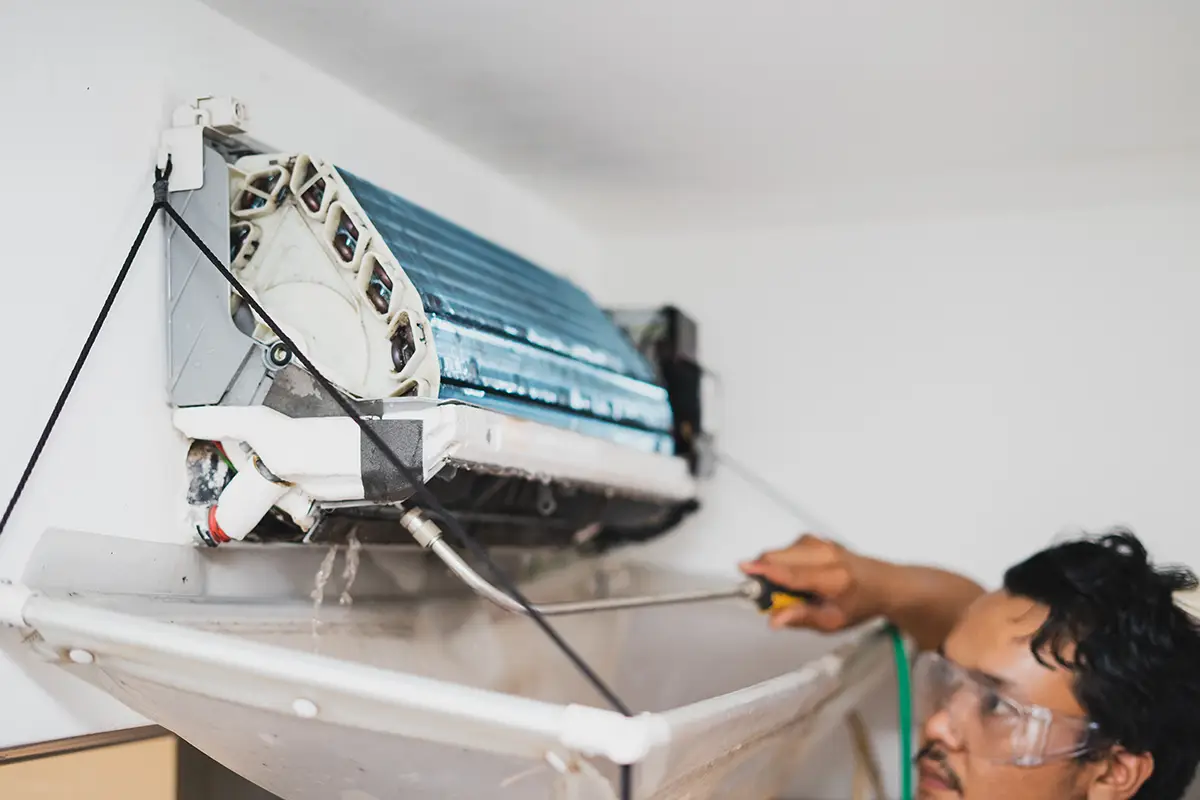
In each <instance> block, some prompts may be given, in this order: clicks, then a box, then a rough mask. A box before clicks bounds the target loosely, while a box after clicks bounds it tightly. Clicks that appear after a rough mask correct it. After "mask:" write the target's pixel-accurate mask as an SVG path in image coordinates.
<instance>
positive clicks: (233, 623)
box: [24, 554, 891, 800]
mask: <svg viewBox="0 0 1200 800" xmlns="http://www.w3.org/2000/svg"><path fill="white" fill-rule="evenodd" d="M77 555H78V554H77ZM283 560H285V559H282V558H281V559H280V562H281V563H282V561H283ZM387 561H388V558H387V557H385V555H384V554H374V555H372V554H368V557H367V560H366V561H365V562H364V563H365V564H366V566H365V567H364V569H365V570H366V571H367V572H368V573H369V572H370V569H371V568H372V566H374V567H381V568H382V571H383V572H388V571H389V569H388V568H387V567H386V563H387ZM259 563H260V565H261V564H264V563H269V562H266V561H260V562H259ZM391 571H392V572H394V570H391ZM185 572H186V570H185ZM175 574H178V571H177V572H176V573H175ZM614 576H615V578H616V579H617V580H616V581H615V582H616V583H617V584H620V585H621V588H620V590H616V589H613V593H614V594H620V593H623V592H629V593H638V594H641V593H645V592H650V591H654V590H655V589H656V587H664V588H667V587H669V588H678V587H679V584H680V581H681V579H680V578H679V577H678V576H671V575H668V574H666V573H663V572H659V571H654V570H648V569H639V568H629V567H621V568H619V569H617V570H615V571H612V570H610V571H609V572H608V573H607V582H608V583H609V584H610V586H609V589H612V586H611V584H612V583H613V582H614V580H613V579H614ZM208 578H209V580H208V583H209V584H210V585H211V584H215V583H219V581H216V580H214V578H213V574H211V573H210V574H209V575H208ZM593 578H594V575H593ZM194 579H195V580H198V581H199V582H201V583H204V575H197V576H194ZM181 583H186V582H181ZM367 583H368V584H369V580H368V581H367ZM593 584H594V581H592V582H591V583H589V584H588V585H589V586H592V585H593ZM580 585H581V584H580V573H579V571H578V569H576V570H574V571H573V570H572V569H566V570H559V571H557V572H554V573H552V574H550V575H549V576H548V577H544V578H542V579H540V580H535V581H531V582H529V583H528V584H527V586H528V590H529V592H530V594H531V595H533V596H534V597H535V598H538V599H542V598H544V599H552V595H556V596H557V597H563V599H577V598H578V597H579V595H580V592H581V591H582V590H581V589H580V588H579V586H580ZM568 586H575V587H576V590H575V592H574V596H567V597H564V588H565V587H568ZM593 588H594V587H593ZM236 594H237V593H234V594H233V595H226V596H213V594H212V593H211V592H209V593H205V594H202V595H199V596H191V597H178V596H176V597H171V596H165V595H163V594H161V593H156V594H146V595H137V594H134V595H129V594H126V595H116V594H107V593H87V592H84V593H76V594H75V596H72V597H62V596H55V593H54V592H53V591H52V590H51V589H47V590H46V592H45V594H43V595H40V596H34V597H33V598H32V599H30V600H29V601H28V602H27V603H26V606H25V615H24V616H25V619H26V621H27V623H28V624H29V626H30V627H31V628H32V629H33V630H34V631H36V635H35V636H31V637H29V640H28V646H31V647H35V648H37V649H38V650H39V651H40V652H42V653H43V655H45V656H46V657H48V658H53V659H56V660H58V661H59V663H61V664H62V666H63V668H64V669H68V670H71V671H72V672H74V673H75V674H77V675H78V676H79V677H81V678H83V679H85V680H87V681H90V682H92V683H95V684H97V685H99V686H101V687H103V688H104V689H106V690H107V691H109V692H110V693H112V694H113V695H114V696H116V697H117V698H118V699H120V700H121V701H122V702H124V703H126V704H127V705H129V706H130V707H131V708H133V709H134V710H136V711H138V712H140V713H141V714H143V715H145V716H146V717H149V718H150V719H153V720H154V721H156V722H158V723H160V724H162V725H164V726H165V727H167V728H169V729H171V730H173V731H175V732H176V733H178V734H179V735H180V736H182V737H183V738H184V739H186V740H188V741H189V742H191V743H192V744H193V745H195V746H196V747H198V748H199V749H201V750H203V751H204V752H206V753H208V754H209V755H210V756H212V757H213V758H215V759H216V760H218V761H220V762H221V763H223V764H225V765H226V766H228V767H229V768H231V769H233V770H234V771H236V772H238V773H240V774H242V775H243V776H245V777H247V778H249V779H250V780H252V781H254V782H255V783H258V784H259V785H261V786H263V787H265V788H267V789H269V790H270V791H272V792H274V793H276V794H278V795H279V796H281V797H283V798H284V799H285V800H330V798H332V799H333V800H392V799H393V798H422V799H426V798H427V799H429V800H435V799H436V798H463V800H478V798H482V797H487V798H498V799H503V798H530V800H532V799H533V798H537V799H538V800H543V799H546V800H548V799H549V798H556V799H557V798H564V799H565V798H575V799H578V800H585V799H587V800H590V799H591V798H595V799H596V800H601V799H611V798H615V797H617V796H618V795H617V789H616V779H617V774H618V767H617V765H616V763H614V759H615V760H617V761H630V762H633V763H634V764H635V787H636V796H637V797H638V798H655V800H666V799H667V798H679V799H680V800H682V798H694V799H696V800H699V799H700V798H710V797H711V798H728V797H738V798H745V800H754V798H769V797H772V796H774V794H775V793H776V792H778V791H779V790H780V789H781V788H782V787H783V786H784V785H785V784H786V782H787V778H788V776H789V775H791V774H792V773H794V771H795V770H796V768H797V766H798V765H799V763H800V762H801V759H802V755H803V750H804V748H805V747H806V745H807V744H809V743H811V741H812V740H813V739H814V738H815V737H819V736H822V735H824V734H825V733H828V732H829V731H830V730H831V729H833V728H834V727H836V726H838V725H840V724H841V723H842V720H843V718H844V716H845V714H846V713H847V711H849V710H850V709H851V708H852V707H853V706H854V705H855V704H856V703H857V701H858V700H859V699H860V698H861V697H862V695H863V694H865V693H866V692H867V691H868V690H869V689H870V688H871V687H872V686H873V685H874V684H875V683H876V682H877V681H878V680H879V679H880V678H882V677H883V676H885V675H886V674H888V672H889V671H890V669H891V661H890V655H889V654H890V650H889V647H890V645H889V643H888V642H887V641H886V640H885V639H884V638H883V637H882V636H880V635H879V632H878V631H877V630H873V631H867V632H860V633H859V634H857V635H855V636H853V637H848V636H843V637H839V638H824V637H818V636H815V635H801V634H795V635H779V634H773V633H772V632H770V631H768V630H766V629H765V625H764V624H763V621H762V619H761V618H759V617H757V615H756V614H755V613H754V611H753V609H752V608H749V607H747V606H746V605H745V604H743V603H740V602H738V601H724V602H719V603H708V604H700V605H694V606H676V607H664V608H659V609H653V608H651V609H641V610H631V611H625V612H619V613H606V614H596V615H589V616H580V617H571V618H563V619H557V620H555V621H554V624H555V626H556V627H557V628H558V629H559V630H560V631H561V633H562V634H563V636H564V637H565V638H566V639H567V640H568V641H569V642H571V644H572V645H573V646H575V647H576V648H577V649H578V650H579V652H580V653H581V655H582V656H583V657H584V658H585V659H586V660H587V661H588V662H589V663H590V664H592V665H593V666H594V667H595V668H596V670H597V671H598V672H599V673H600V674H601V675H602V676H603V677H604V679H605V680H606V681H609V682H610V684H611V685H612V686H613V688H614V689H615V690H616V692H617V693H618V694H619V695H620V696H621V697H622V698H623V699H624V700H625V702H626V703H628V704H629V705H630V706H632V707H633V708H634V709H635V711H638V712H645V713H644V714H642V715H640V716H637V717H634V718H632V719H626V718H623V717H621V716H620V715H618V714H617V713H616V712H611V711H608V710H606V709H605V706H604V704H603V702H602V701H601V700H600V699H599V698H598V697H597V695H596V693H595V692H594V691H593V690H592V689H591V687H590V686H589V685H588V684H587V683H586V681H584V680H583V679H582V677H581V676H579V674H578V673H577V672H576V671H575V670H574V668H573V667H572V666H571V665H570V664H569V663H568V662H567V660H566V659H565V658H563V656H562V655H561V654H560V653H558V652H557V651H556V650H555V649H554V647H553V645H552V643H550V642H549V641H548V640H547V639H546V638H545V636H544V634H543V633H542V632H541V631H540V630H538V629H537V628H536V627H535V626H534V625H533V623H532V622H530V621H529V620H527V619H524V618H522V617H517V616H512V615H507V614H505V613H504V612H500V611H498V610H496V609H494V608H493V607H491V606H489V605H486V604H484V603H483V602H482V601H479V600H477V599H474V598H462V597H449V598H444V599H441V600H422V601H419V602H411V601H404V600H398V599H395V598H384V597H372V596H370V594H369V593H367V594H366V596H360V597H356V598H355V599H354V602H353V604H351V605H348V606H346V605H339V604H338V601H337V598H338V594H337V591H336V590H335V591H333V592H332V593H331V594H330V596H328V597H326V599H325V603H324V605H323V606H322V608H321V610H320V612H319V614H318V616H317V620H318V624H317V626H316V628H315V633H314V613H313V606H312V601H311V600H307V599H306V598H304V599H302V596H301V597H295V596H293V597H273V598H272V597H261V596H260V597H246V596H241V597H239V596H236ZM243 594H244V593H243ZM566 594H568V595H569V594H570V593H566Z"/></svg>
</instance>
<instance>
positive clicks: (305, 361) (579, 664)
mask: <svg viewBox="0 0 1200 800" xmlns="http://www.w3.org/2000/svg"><path fill="white" fill-rule="evenodd" d="M163 210H164V211H166V212H167V215H168V216H170V217H171V219H172V220H174V221H175V224H176V225H178V226H179V229H180V230H182V231H183V232H184V233H185V234H186V235H187V237H188V238H189V239H191V240H192V243H193V244H195V245H196V247H197V248H198V249H199V250H200V252H201V253H203V254H204V257H205V258H207V259H208V261H209V263H211V264H212V265H213V266H214V267H216V268H217V271H218V272H220V273H221V276H222V277H224V278H225V280H226V281H227V282H228V283H229V285H230V286H232V287H233V289H234V291H236V292H237V293H238V294H239V295H241V297H242V299H243V300H244V301H245V302H246V304H247V305H249V306H250V308H251V309H252V310H253V311H254V312H255V313H256V314H257V315H258V316H259V318H260V319H262V321H263V322H264V323H266V325H267V327H268V328H270V329H271V331H272V332H274V334H275V335H276V336H278V337H279V341H280V342H282V343H283V344H284V346H285V347H287V348H288V350H290V351H291V352H292V354H293V355H295V357H296V359H297V360H299V362H300V363H301V364H302V365H303V366H304V368H305V369H306V370H308V371H309V373H311V374H312V376H313V377H314V378H315V379H316V381H317V383H319V384H321V388H323V389H324V390H325V391H327V392H329V394H330V396H332V397H333V399H334V400H335V401H336V402H337V404H338V405H339V406H341V409H342V411H343V412H345V414H346V416H348V417H350V418H351V419H352V420H354V423H355V424H356V425H357V426H358V427H359V429H360V430H361V431H362V432H363V435H364V436H366V437H367V439H368V440H370V442H371V444H373V445H375V447H376V448H377V449H378V450H379V452H380V453H381V454H382V455H383V456H384V458H386V459H387V460H388V462H389V463H390V464H391V465H392V466H393V467H395V468H396V469H397V470H398V471H399V472H400V474H401V475H403V476H404V478H405V480H407V481H408V482H409V483H410V484H411V485H412V487H413V489H414V491H415V492H416V494H417V495H419V496H420V498H421V500H422V501H424V503H425V504H426V505H427V506H429V508H431V509H432V510H433V511H434V512H436V513H437V514H439V515H440V516H441V518H442V521H443V524H444V525H445V527H446V528H447V530H448V532H449V533H450V534H451V535H452V536H453V537H454V538H455V539H457V540H458V542H459V543H460V544H462V545H463V546H464V547H466V548H467V549H468V550H470V551H471V553H472V554H473V555H475V557H476V558H478V559H479V560H480V561H481V562H483V564H485V565H486V567H487V569H488V571H489V572H490V573H491V574H492V579H493V580H494V581H495V582H496V583H499V584H500V585H501V587H502V588H503V589H504V590H505V591H506V592H507V593H508V594H509V595H511V596H512V598H513V599H514V600H516V601H517V603H519V604H520V605H521V607H522V608H523V609H525V612H526V613H527V614H528V615H529V617H530V619H532V620H533V621H534V623H535V624H536V625H537V626H538V627H540V628H541V629H542V630H543V631H544V632H545V634H546V635H547V636H549V637H550V640H551V641H553V642H554V643H555V645H557V646H558V649H559V650H561V651H562V653H563V655H565V656H566V657H567V659H568V660H570V661H571V663H572V664H574V665H575V668H576V669H578V670H579V672H580V673H582V674H583V676H584V677H585V678H586V679H587V680H588V682H589V683H591V684H592V686H593V688H595V690H596V691H597V692H599V693H600V695H601V696H602V697H603V698H604V699H605V700H606V701H608V703H609V704H610V705H611V706H612V707H613V708H615V709H616V710H617V711H619V712H620V713H622V714H624V715H625V716H627V717H629V716H633V712H632V711H631V710H630V708H629V706H627V705H625V703H624V702H623V701H622V700H621V698H619V697H618V696H617V695H616V693H615V692H614V691H613V690H612V689H611V688H609V686H608V684H607V683H605V682H604V680H603V679H602V678H601V677H600V676H599V675H598V674H596V672H595V670H593V669H592V668H591V667H590V666H589V665H588V664H587V662H586V661H584V660H583V658H582V657H581V656H580V655H579V654H578V653H576V652H575V650H574V648H572V647H571V646H570V645H569V644H567V642H566V640H565V639H563V638H562V636H561V635H560V634H559V633H558V631H556V630H555V629H554V627H553V626H551V625H550V623H549V622H547V621H546V618H545V617H543V616H542V615H541V613H540V612H539V611H538V610H537V609H536V608H535V607H534V606H533V605H532V604H531V603H530V602H529V601H528V600H527V599H525V596H524V595H523V594H522V593H521V592H520V590H518V589H517V587H516V585H515V583H514V582H513V581H512V580H511V579H510V578H509V577H508V576H507V575H506V574H505V573H504V572H503V570H501V569H500V568H499V567H498V566H497V565H496V564H495V562H493V561H492V559H491V556H489V555H488V553H487V550H486V549H484V547H483V546H482V545H480V544H479V542H477V541H476V540H475V539H474V537H472V536H470V535H469V534H468V533H467V532H466V531H465V530H463V528H462V526H461V525H460V524H459V523H458V520H456V519H455V518H454V517H453V515H451V514H450V512H449V511H447V510H446V508H445V506H443V505H442V503H441V502H440V501H439V500H438V499H437V496H436V495H434V494H433V492H432V491H430V489H429V487H427V486H426V485H425V482H424V481H423V480H421V478H420V476H418V475H416V474H415V473H414V472H413V471H412V470H411V469H409V467H408V466H407V465H405V464H404V462H403V461H402V460H401V459H400V457H399V456H398V455H396V452H395V451H394V450H392V448H391V447H389V446H388V444H387V443H386V442H384V441H383V439H382V438H380V436H379V434H378V433H376V432H375V431H374V430H372V429H371V427H370V426H369V425H368V424H367V423H366V420H364V419H363V418H362V417H361V416H359V414H358V411H357V410H355V408H354V405H353V404H352V403H351V401H350V400H349V399H348V398H347V397H346V396H345V395H343V394H342V392H341V390H340V389H339V388H338V387H336V386H334V385H333V383H332V382H331V381H330V380H329V379H328V378H326V377H325V376H324V375H323V374H322V373H321V371H320V370H318V369H317V367H316V365H314V364H313V363H312V361H310V360H309V358H308V356H306V355H305V354H304V353H303V352H302V351H301V350H300V348H298V347H297V346H296V343H295V342H293V341H292V340H291V337H289V336H288V335H287V334H286V333H285V332H284V331H283V329H282V328H280V327H279V325H278V324H277V323H276V322H275V320H274V319H272V318H271V315H270V314H268V313H267V311H266V309H264V308H263V307H262V306H261V305H259V303H258V301H257V300H255V299H254V298H253V297H252V296H251V294H250V292H248V291H247V290H246V288H245V287H244V286H242V284H241V282H240V281H238V279H237V278H236V277H234V275H233V273H232V272H230V271H229V270H228V269H227V268H226V267H225V265H224V264H222V263H221V260H220V259H219V258H217V256H216V254H214V253H213V251H212V250H210V249H209V248H208V246H207V245H206V244H205V243H204V241H203V240H201V238H200V237H199V236H198V235H197V234H196V232H195V231H194V230H192V228H191V226H190V225H188V224H187V221H186V220H184V219H183V217H182V216H180V215H179V212H178V211H176V210H175V209H174V208H173V207H172V206H170V205H169V204H168V205H164V206H163Z"/></svg>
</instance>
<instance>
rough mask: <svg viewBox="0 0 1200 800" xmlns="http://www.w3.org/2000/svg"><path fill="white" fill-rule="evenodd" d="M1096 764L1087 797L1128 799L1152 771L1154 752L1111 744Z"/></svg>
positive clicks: (1099, 799) (1102, 799)
mask: <svg viewBox="0 0 1200 800" xmlns="http://www.w3.org/2000/svg"><path fill="white" fill-rule="evenodd" d="M1096 767H1097V771H1096V774H1095V778H1094V779H1093V781H1092V785H1091V786H1090V787H1088V794H1087V796H1088V800H1129V798H1131V797H1133V796H1134V795H1135V794H1137V793H1138V790H1139V789H1141V788H1142V784H1143V783H1145V782H1146V781H1147V780H1149V779H1150V776H1151V775H1152V774H1153V773H1154V756H1153V755H1151V754H1150V753H1131V752H1129V751H1128V750H1124V749H1122V748H1120V747H1114V748H1113V749H1112V751H1111V752H1110V753H1109V754H1108V757H1107V758H1105V759H1104V761H1102V762H1100V763H1099V764H1097V765H1096Z"/></svg>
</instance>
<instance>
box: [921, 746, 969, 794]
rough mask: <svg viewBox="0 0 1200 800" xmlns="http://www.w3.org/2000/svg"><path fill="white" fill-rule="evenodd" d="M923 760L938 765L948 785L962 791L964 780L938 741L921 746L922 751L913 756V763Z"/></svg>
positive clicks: (952, 788)
mask: <svg viewBox="0 0 1200 800" xmlns="http://www.w3.org/2000/svg"><path fill="white" fill-rule="evenodd" d="M922 761H932V762H934V763H935V764H937V765H938V768H939V770H940V771H941V773H942V775H943V777H945V779H946V785H947V786H948V787H949V788H950V789H951V790H953V791H955V792H960V793H961V792H962V790H963V787H962V781H961V780H960V779H959V777H958V774H957V773H955V771H954V770H953V769H952V768H951V767H950V764H949V760H948V759H947V758H946V751H945V750H943V749H942V747H941V745H939V744H938V743H937V742H929V743H928V744H926V745H925V746H924V747H922V748H921V750H920V752H918V753H917V755H916V756H915V757H914V758H913V764H920V762H922Z"/></svg>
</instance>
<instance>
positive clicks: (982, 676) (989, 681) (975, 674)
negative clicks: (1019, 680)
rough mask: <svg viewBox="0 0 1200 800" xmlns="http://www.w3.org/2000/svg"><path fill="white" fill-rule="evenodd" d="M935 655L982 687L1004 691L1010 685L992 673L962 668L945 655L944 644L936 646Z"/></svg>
mask: <svg viewBox="0 0 1200 800" xmlns="http://www.w3.org/2000/svg"><path fill="white" fill-rule="evenodd" d="M937 654H938V655H939V656H941V657H942V658H944V659H946V660H947V661H949V662H950V663H951V664H954V665H955V666H956V667H958V668H959V669H962V670H965V671H966V673H967V674H968V675H970V676H971V677H972V678H973V679H974V680H976V681H977V682H979V683H981V684H983V685H984V686H987V687H988V688H989V689H1004V688H1007V687H1009V686H1011V685H1012V682H1011V681H1009V680H1006V679H1004V678H1001V677H1000V676H999V675H993V674H992V673H990V672H984V671H983V670H981V669H971V668H969V667H964V666H962V665H961V664H959V663H958V662H957V661H955V660H954V659H952V658H950V657H949V656H947V655H946V646H945V645H944V644H943V645H938V648H937Z"/></svg>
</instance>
